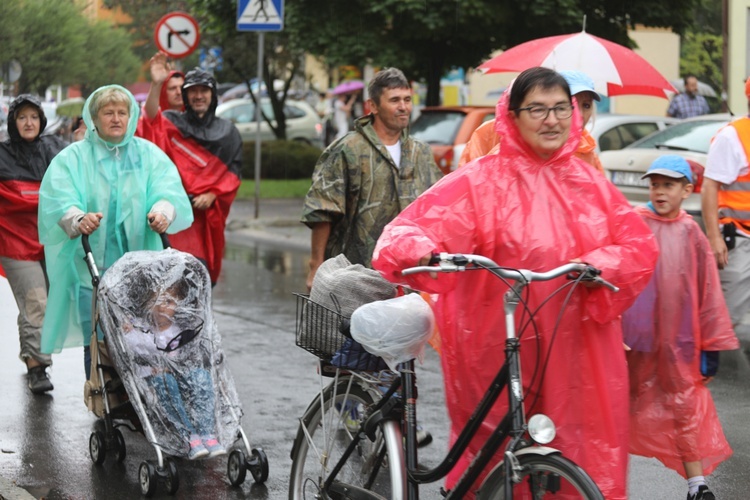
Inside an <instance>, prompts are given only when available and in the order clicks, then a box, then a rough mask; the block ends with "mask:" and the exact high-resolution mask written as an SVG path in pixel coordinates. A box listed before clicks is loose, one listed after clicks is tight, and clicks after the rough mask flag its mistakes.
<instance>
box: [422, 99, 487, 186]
mask: <svg viewBox="0 0 750 500" xmlns="http://www.w3.org/2000/svg"><path fill="white" fill-rule="evenodd" d="M493 118H495V108H494V107H492V106H435V107H426V108H424V109H422V112H421V114H420V115H419V117H418V118H417V119H416V120H414V122H413V123H412V124H411V126H410V128H409V134H410V135H411V136H412V137H414V138H416V139H419V140H420V141H423V142H426V143H427V144H429V145H430V147H431V148H432V154H433V155H434V156H435V162H436V163H437V164H438V167H440V170H442V171H443V174H448V173H450V172H452V171H453V170H455V169H456V167H457V166H458V160H459V158H461V153H462V152H463V150H464V148H465V147H466V143H467V142H468V141H469V139H470V138H471V134H472V132H474V130H476V129H477V127H479V126H480V125H481V124H482V123H484V122H486V121H488V120H492V119H493Z"/></svg>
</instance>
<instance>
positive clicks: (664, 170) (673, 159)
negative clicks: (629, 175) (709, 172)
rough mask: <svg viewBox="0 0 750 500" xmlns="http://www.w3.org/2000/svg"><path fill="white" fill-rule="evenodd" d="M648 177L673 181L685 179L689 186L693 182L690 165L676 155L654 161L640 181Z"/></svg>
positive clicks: (665, 156) (661, 157)
mask: <svg viewBox="0 0 750 500" xmlns="http://www.w3.org/2000/svg"><path fill="white" fill-rule="evenodd" d="M649 175H663V176H665V177H671V178H673V179H680V178H682V177H685V178H686V179H687V180H688V182H690V183H691V184H692V182H693V172H692V171H691V170H690V164H689V163H688V162H687V160H686V159H685V158H683V157H682V156H677V155H664V156H660V157H659V158H657V159H655V160H654V162H653V163H652V164H651V166H650V167H648V170H647V171H646V173H645V174H643V175H642V176H641V179H645V178H646V177H648V176H649Z"/></svg>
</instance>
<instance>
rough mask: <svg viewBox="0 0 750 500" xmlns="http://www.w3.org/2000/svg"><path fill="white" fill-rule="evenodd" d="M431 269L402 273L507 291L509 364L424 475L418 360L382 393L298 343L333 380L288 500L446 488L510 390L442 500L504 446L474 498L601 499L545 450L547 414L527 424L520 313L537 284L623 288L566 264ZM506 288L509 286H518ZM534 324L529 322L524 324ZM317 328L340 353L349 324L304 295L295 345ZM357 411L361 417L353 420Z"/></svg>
mask: <svg viewBox="0 0 750 500" xmlns="http://www.w3.org/2000/svg"><path fill="white" fill-rule="evenodd" d="M430 264H438V266H437V267H436V266H434V265H428V266H419V267H414V268H409V269H405V270H404V271H402V272H403V274H404V275H407V274H413V273H420V272H431V273H434V272H463V271H468V270H474V269H483V270H486V271H488V272H491V273H492V274H493V275H495V276H496V277H498V278H499V279H501V280H503V281H504V282H505V283H506V284H508V286H509V289H508V291H507V292H506V293H505V294H504V297H503V302H504V306H505V317H506V325H507V328H506V344H505V355H506V361H505V363H504V364H503V366H502V367H501V368H500V369H499V370H498V372H497V374H496V376H495V379H494V380H493V381H492V383H491V385H490V387H489V388H488V390H487V392H486V393H485V396H484V397H483V399H482V400H481V401H480V402H479V404H478V405H477V407H476V409H475V410H474V412H473V414H472V416H471V418H470V419H469V421H468V422H467V425H466V426H465V428H464V429H463V430H462V432H461V434H460V435H459V437H458V438H457V440H456V442H455V443H454V445H453V446H452V447H451V449H450V450H449V451H448V453H447V455H446V456H445V458H444V459H443V461H442V462H441V463H440V464H438V465H437V466H436V467H434V468H432V469H427V470H425V469H422V468H420V467H419V466H418V455H417V440H416V400H417V394H416V374H415V372H414V360H411V361H408V362H406V363H402V364H400V365H399V366H398V373H397V374H394V373H392V372H387V373H388V377H390V378H392V381H391V383H390V385H389V386H388V388H387V390H385V392H383V391H384V387H385V386H384V378H383V377H384V375H383V374H382V372H381V373H369V372H359V371H352V370H340V369H335V368H331V367H330V364H329V362H330V356H326V355H323V354H324V352H330V351H331V348H332V347H331V346H330V345H327V346H326V349H325V350H322V351H321V350H320V349H316V348H314V347H311V346H310V345H302V343H300V342H298V345H300V346H301V347H303V348H305V349H306V350H308V351H310V352H313V353H315V354H316V355H318V356H319V357H320V358H321V364H320V370H321V375H323V376H325V375H328V376H332V377H333V381H332V382H331V383H330V384H329V385H328V386H327V387H323V382H322V377H321V391H320V394H319V395H318V396H316V398H315V399H313V401H312V402H311V403H310V405H309V406H308V408H307V410H306V411H305V414H304V415H303V417H302V418H301V419H300V426H299V428H298V432H297V437H296V439H295V442H294V445H293V447H292V452H291V458H292V469H291V475H290V484H289V498H290V499H292V500H302V499H310V498H314V499H406V500H417V499H418V498H419V485H420V484H426V483H431V482H435V481H438V480H440V479H441V478H443V477H445V476H446V475H447V474H448V472H449V471H450V470H451V469H452V468H453V467H454V466H455V464H456V463H457V461H458V459H459V457H460V456H461V455H462V453H463V452H464V451H465V450H466V448H467V447H468V445H469V442H470V441H471V440H472V438H473V437H474V435H475V434H476V432H477V430H478V429H479V427H480V425H481V423H482V421H483V420H484V418H485V417H486V416H487V415H488V413H489V411H490V409H491V407H492V405H493V404H494V403H495V401H496V400H497V398H498V397H499V396H500V394H501V393H502V392H503V390H504V388H505V387H508V388H509V389H510V390H509V391H508V411H507V413H506V415H505V417H504V418H503V419H502V421H501V422H500V423H499V424H498V425H497V426H496V428H495V430H494V432H493V433H492V434H491V436H490V438H489V439H488V440H487V442H486V443H485V444H484V446H483V447H482V448H481V450H480V452H479V453H478V454H477V455H476V457H475V458H474V460H473V461H472V462H471V464H470V465H469V467H468V468H467V470H466V471H465V472H464V474H463V476H462V477H461V478H460V480H459V481H458V483H457V484H456V485H455V486H454V488H453V489H452V490H450V491H447V492H444V496H445V497H446V498H448V499H456V498H463V496H464V495H465V494H466V493H468V491H469V489H470V487H471V486H472V485H473V484H474V483H475V481H476V480H477V478H478V477H479V476H480V474H481V473H482V471H483V470H484V469H485V468H486V467H487V465H488V464H489V462H490V460H491V459H492V457H493V455H494V454H495V452H496V451H497V450H499V449H500V447H501V446H502V445H503V443H506V444H505V448H504V457H505V459H504V460H503V461H502V462H501V463H499V464H498V465H496V466H495V467H494V468H493V469H492V470H491V471H490V472H489V473H488V475H487V476H486V478H485V479H484V481H483V482H482V485H481V486H480V488H479V490H478V492H477V499H479V500H499V499H512V498H513V497H514V495H515V494H521V493H522V492H523V493H524V494H525V493H526V492H528V493H530V494H531V497H532V498H535V499H540V498H545V497H546V496H547V495H554V494H555V493H557V492H560V491H561V490H562V489H565V490H566V491H571V490H573V491H575V492H577V494H578V495H579V496H580V497H581V498H585V499H588V500H604V496H603V495H602V493H601V491H600V490H599V488H598V487H597V485H596V483H594V481H593V480H592V479H591V478H590V477H589V476H588V474H587V473H586V472H585V471H584V470H583V469H581V468H580V467H579V466H577V465H576V464H575V463H573V462H572V461H571V460H569V459H567V458H565V457H564V456H563V455H562V453H561V452H560V451H559V450H556V449H554V448H551V447H548V446H545V445H546V444H548V443H550V442H551V441H552V440H553V439H554V436H555V429H554V423H553V422H552V420H551V419H550V418H549V417H547V416H545V415H542V414H536V415H533V416H532V417H531V418H530V419H528V420H527V419H526V415H525V410H524V406H523V402H524V396H523V394H522V390H523V384H522V378H521V367H520V356H519V338H518V337H517V335H516V328H515V319H514V314H515V311H516V309H517V306H518V304H519V303H521V302H523V299H522V297H523V295H522V292H523V290H524V288H525V287H527V286H528V285H529V284H530V283H531V282H533V281H548V280H552V279H555V278H558V277H562V276H568V278H570V279H572V281H571V282H569V283H568V284H573V285H574V286H577V285H578V284H579V283H581V282H583V281H590V282H595V283H598V284H600V285H603V286H605V287H607V288H609V289H610V290H612V291H614V292H616V291H618V289H617V287H615V286H614V285H612V284H611V283H608V282H607V281H605V280H604V279H602V278H601V277H600V276H599V274H600V272H599V271H598V270H596V269H595V268H593V267H591V266H588V265H586V264H577V263H570V264H565V265H563V266H560V267H557V268H555V269H552V270H550V271H547V272H543V273H537V272H533V271H530V270H523V269H509V268H503V267H501V266H499V265H497V264H496V263H495V262H493V261H492V260H490V259H488V258H486V257H483V256H480V255H468V254H467V255H462V254H447V253H441V254H439V256H435V257H434V258H433V259H432V260H431V262H430ZM507 280H511V281H513V284H510V283H509V282H508V281H507ZM562 288H563V287H561V289H562ZM559 290H560V289H558V291H559ZM524 306H525V304H524ZM563 307H564V306H563ZM305 314H307V316H305ZM531 322H532V320H531V319H528V320H527V321H526V323H525V325H526V326H528V325H529V324H530V323H531ZM311 325H312V326H315V327H319V329H320V331H319V332H317V333H319V334H320V337H321V339H320V340H321V343H322V342H324V341H323V339H325V341H327V342H333V343H335V344H336V345H340V344H341V343H342V342H343V337H341V335H343V334H346V333H347V329H348V322H347V320H346V318H342V317H340V315H338V317H337V313H336V312H335V311H331V310H328V309H326V308H323V307H322V306H319V305H317V304H315V303H313V302H310V301H309V299H308V298H307V297H305V296H302V295H298V315H297V338H298V340H299V337H300V328H303V327H310V326H311ZM332 338H333V339H335V340H331V339H332ZM364 347H365V348H366V347H367V346H364ZM399 390H400V394H399V393H398V392H399ZM352 409H356V413H355V412H352V411H351V410H352ZM355 417H356V418H355ZM352 420H355V421H356V422H355V423H356V425H352ZM402 430H403V433H405V439H404V438H403V434H402ZM565 484H567V485H568V486H564V485H565Z"/></svg>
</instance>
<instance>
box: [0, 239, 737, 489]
mask: <svg viewBox="0 0 750 500" xmlns="http://www.w3.org/2000/svg"><path fill="white" fill-rule="evenodd" d="M306 261H307V256H306V255H305V254H304V252H301V251H279V250H275V249H271V248H270V247H269V246H268V245H249V246H247V245H243V246H229V247H228V251H227V258H226V260H225V266H224V270H223V275H222V278H221V280H220V283H219V285H217V287H216V288H215V290H214V307H215V310H216V318H217V321H218V322H219V331H220V332H221V334H222V337H223V347H224V350H225V353H226V356H227V359H228V362H229V367H230V369H231V372H232V374H233V376H234V378H235V381H236V385H237V388H238V392H239V395H240V399H241V401H242V403H243V406H244V410H245V416H244V417H243V420H242V424H243V428H244V430H245V432H246V433H247V434H248V436H249V439H250V442H251V445H252V446H261V447H263V448H264V450H265V451H266V453H267V455H268V460H269V464H270V476H269V479H268V481H267V482H266V484H265V485H255V484H254V483H253V481H252V478H251V476H250V475H249V474H248V479H247V481H246V482H245V483H244V484H243V485H242V487H241V488H232V487H231V486H230V484H229V482H228V480H227V477H226V458H225V457H224V458H216V459H212V460H204V461H197V462H188V461H179V462H178V468H179V473H180V488H179V491H178V493H177V495H176V496H175V497H167V496H166V495H165V494H164V492H163V489H161V488H160V489H159V490H158V491H157V495H156V497H155V498H178V499H198V500H202V499H206V500H208V499H212V500H213V499H216V500H221V499H282V498H286V496H287V481H288V471H289V467H290V465H291V461H290V459H289V451H290V448H291V443H292V440H293V438H294V436H295V433H296V426H297V421H296V419H297V417H298V416H299V415H301V414H302V412H303V411H304V409H305V408H306V406H307V404H308V402H309V401H310V399H311V398H312V397H313V395H314V393H315V391H316V389H317V388H318V383H319V382H318V379H317V376H316V375H315V365H316V359H315V357H314V356H313V355H311V354H308V353H307V352H305V351H302V350H300V349H299V348H296V347H295V346H294V333H293V331H294V321H295V320H294V316H295V302H294V299H293V297H292V295H291V293H292V292H295V291H297V292H298V291H303V290H304V276H305V272H306ZM15 315H16V309H15V304H14V302H13V300H12V296H11V295H10V291H9V287H8V285H7V282H6V281H5V280H0V327H1V331H2V332H3V333H2V339H3V347H4V348H3V349H0V380H2V393H1V394H2V399H3V400H4V401H3V404H0V477H4V478H6V479H9V480H11V481H14V482H15V483H16V484H17V485H19V486H21V487H22V488H24V489H25V490H27V491H28V492H29V493H31V495H32V496H33V497H34V498H45V499H47V500H56V499H66V500H67V499H120V498H122V499H130V498H140V489H139V485H138V481H137V470H138V466H139V464H140V463H141V461H143V460H146V459H150V460H154V459H155V458H156V455H155V453H154V451H153V448H151V447H150V446H149V445H148V443H147V442H146V439H145V438H144V437H143V436H142V435H141V434H137V433H132V432H128V431H124V437H125V441H126V445H127V457H126V459H125V461H124V462H123V463H122V464H117V463H115V462H114V460H111V459H108V460H107V461H106V462H105V463H104V464H103V465H102V466H96V465H94V464H92V462H91V460H90V458H89V455H88V439H89V434H90V432H91V430H92V427H93V425H94V423H95V421H96V418H95V417H94V416H93V415H92V414H90V413H87V411H86V408H85V406H84V405H83V396H82V393H83V390H82V388H83V381H84V380H83V379H84V375H83V363H82V352H81V350H79V349H73V350H71V349H68V350H66V351H63V352H62V353H61V354H58V355H55V357H54V363H55V365H54V368H53V369H52V371H51V373H52V380H53V383H54V384H55V390H54V391H53V392H52V393H51V395H48V396H41V397H40V396H37V397H34V396H32V395H31V394H30V393H29V392H28V390H27V388H26V386H25V369H24V367H23V365H22V364H21V363H20V361H18V359H17V349H18V348H17V336H16V326H15ZM735 359H736V360H737V361H738V362H732V360H731V359H724V360H723V365H722V372H721V373H720V377H719V378H718V379H717V380H716V381H715V382H714V383H713V384H712V391H713V394H714V397H715V399H716V402H717V407H718V409H719V414H720V416H721V419H722V421H723V423H724V425H725V432H726V434H727V437H728V439H729V441H730V443H732V445H733V447H734V449H735V455H734V456H733V457H732V458H731V459H730V460H728V461H727V462H725V463H724V464H722V465H721V466H720V467H719V469H718V470H717V471H716V472H715V473H714V474H713V475H712V477H711V478H710V484H711V486H712V489H713V490H714V491H715V492H716V493H717V498H721V499H732V500H734V499H736V500H740V499H745V498H748V497H750V495H748V493H747V492H748V491H750V475H748V474H747V471H748V470H750V433H748V432H747V422H748V415H750V369H748V367H747V362H746V361H745V360H744V359H743V358H741V357H739V356H736V357H735ZM418 373H419V374H420V375H419V376H420V379H419V381H420V414H419V420H420V421H421V422H422V423H423V425H424V427H426V428H427V429H429V430H430V431H431V432H432V433H433V435H434V436H435V442H434V443H433V444H432V445H430V446H429V447H427V448H425V449H423V450H422V451H420V456H421V458H422V461H423V462H424V463H425V464H426V465H434V464H436V463H437V461H438V460H439V459H440V457H442V455H443V454H444V453H445V450H446V446H445V442H446V440H447V419H446V416H445V412H444V410H443V399H442V385H441V384H442V380H441V376H440V370H439V361H438V359H437V356H436V355H435V354H434V352H433V351H432V350H428V353H427V357H426V360H425V364H424V365H423V366H421V367H419V368H418ZM629 488H630V498H634V499H653V498H662V499H671V498H674V499H682V498H684V497H685V490H686V488H685V485H684V481H683V480H682V478H680V477H679V476H678V475H677V474H675V473H674V472H671V471H667V470H665V469H664V468H663V467H662V466H661V465H659V464H658V463H657V462H655V461H653V460H646V459H641V458H637V457H636V458H633V460H632V461H631V466H630V475H629ZM421 491H422V498H425V499H433V498H439V494H438V491H439V485H428V486H425V487H423V488H422V490H421ZM9 498H13V497H9Z"/></svg>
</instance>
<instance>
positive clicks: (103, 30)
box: [0, 0, 138, 94]
mask: <svg viewBox="0 0 750 500" xmlns="http://www.w3.org/2000/svg"><path fill="white" fill-rule="evenodd" d="M21 34H22V35H21ZM0 40H2V42H3V51H2V56H0V57H2V62H7V61H9V60H11V59H15V60H17V61H19V62H20V63H21V68H22V72H21V79H20V80H19V82H18V89H19V92H32V93H37V94H43V93H44V91H45V90H46V89H47V88H48V87H49V86H51V85H53V84H62V85H73V84H79V83H81V82H86V83H87V84H88V85H89V86H93V85H96V86H99V85H103V84H105V83H115V82H117V83H120V82H125V81H128V79H129V78H132V77H133V76H134V74H135V72H136V71H137V69H138V62H137V60H135V59H134V57H133V56H132V54H131V52H130V45H131V41H130V38H129V37H128V36H127V34H126V33H124V32H123V31H121V30H116V29H113V27H112V26H111V25H110V24H108V23H106V22H104V21H98V22H94V23H92V22H90V21H89V20H88V19H87V18H86V17H85V16H84V15H83V13H82V11H81V7H79V6H78V5H77V3H76V2H48V1H46V0H3V2H0Z"/></svg>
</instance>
